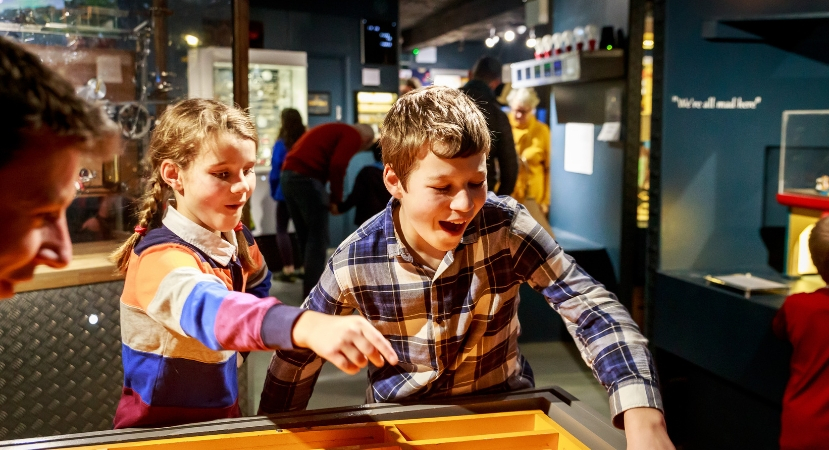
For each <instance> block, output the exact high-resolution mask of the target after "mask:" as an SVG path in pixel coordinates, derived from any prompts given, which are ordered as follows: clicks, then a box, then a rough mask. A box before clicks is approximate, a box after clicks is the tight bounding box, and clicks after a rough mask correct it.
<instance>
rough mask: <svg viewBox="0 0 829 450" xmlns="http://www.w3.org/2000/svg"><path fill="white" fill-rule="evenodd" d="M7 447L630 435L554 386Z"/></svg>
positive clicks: (489, 442) (420, 444)
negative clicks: (443, 399) (506, 392)
mask: <svg viewBox="0 0 829 450" xmlns="http://www.w3.org/2000/svg"><path fill="white" fill-rule="evenodd" d="M0 448H14V449H42V448H64V449H73V450H81V449H83V450H105V449H107V450H109V449H147V450H184V449H205V450H224V449H228V450H229V449H275V450H300V449H302V450H305V449H342V450H345V449H349V450H369V449H373V450H380V449H385V450H398V449H400V450H418V449H423V450H431V449H440V450H500V449H539V450H541V449H550V450H586V449H621V448H625V436H624V434H623V433H622V432H621V431H619V430H616V429H614V428H613V427H612V426H611V424H610V422H609V418H603V417H600V416H599V415H598V413H596V412H595V411H594V410H592V409H590V408H589V407H587V406H586V405H583V404H582V402H580V401H579V400H578V399H576V398H574V397H573V396H571V395H570V394H568V393H566V392H565V391H563V390H561V389H560V388H556V387H552V388H548V389H538V390H530V391H521V392H517V393H511V394H503V395H488V396H470V397H463V398H456V399H452V400H447V401H445V402H435V403H428V404H427V403H412V404H373V405H360V406H354V407H346V408H335V409H327V410H316V411H313V410H312V411H301V412H297V413H286V414H276V415H272V416H268V417H248V418H239V419H229V420H220V421H213V422H205V423H201V424H192V425H183V426H178V427H169V428H157V429H127V430H113V431H104V432H97V433H83V434H75V435H64V436H53V437H44V438H35V439H24V440H17V441H6V442H0Z"/></svg>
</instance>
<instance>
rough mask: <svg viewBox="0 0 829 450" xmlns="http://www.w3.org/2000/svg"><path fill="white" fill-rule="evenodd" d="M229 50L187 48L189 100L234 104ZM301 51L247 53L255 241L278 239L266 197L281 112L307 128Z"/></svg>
mask: <svg viewBox="0 0 829 450" xmlns="http://www.w3.org/2000/svg"><path fill="white" fill-rule="evenodd" d="M231 57H232V54H231V49H230V48H229V47H202V48H194V49H191V50H190V52H189V53H188V55H187V79H188V88H187V89H188V95H189V96H190V97H191V98H193V97H204V98H214V99H217V100H220V101H222V102H225V103H227V104H233V72H232V67H231ZM307 60H308V58H307V56H306V54H305V52H292V51H284V50H263V49H250V53H249V67H248V89H249V97H248V98H249V100H248V101H249V108H250V109H249V111H250V114H251V116H252V117H253V121H254V123H255V124H256V132H257V134H258V135H259V143H258V145H257V149H256V167H255V169H254V170H255V172H256V177H257V179H256V181H257V189H255V190H254V191H253V194H252V196H251V199H250V202H249V204H250V214H251V218H252V219H253V224H254V227H253V228H252V232H253V235H254V236H263V235H272V234H276V203H275V202H274V201H273V199H271V197H270V190H269V189H268V173H269V172H270V170H271V156H272V152H273V144H274V142H276V138H277V134H278V133H279V127H280V125H281V122H280V117H281V114H282V110H283V109H285V108H294V109H296V110H298V111H299V114H300V116H302V121H303V122H304V123H306V124H307V123H308V73H307V67H308V63H307Z"/></svg>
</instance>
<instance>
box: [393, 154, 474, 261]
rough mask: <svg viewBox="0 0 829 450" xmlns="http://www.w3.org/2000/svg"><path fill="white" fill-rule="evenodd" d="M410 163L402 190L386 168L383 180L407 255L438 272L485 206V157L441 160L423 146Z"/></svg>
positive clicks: (400, 185)
mask: <svg viewBox="0 0 829 450" xmlns="http://www.w3.org/2000/svg"><path fill="white" fill-rule="evenodd" d="M435 145H440V144H435ZM415 164H416V165H415V168H414V169H413V170H412V171H411V172H410V173H409V177H408V179H407V180H406V188H405V189H404V188H403V185H402V183H401V182H400V179H399V178H398V177H397V174H395V172H394V169H393V168H391V167H390V166H388V165H386V168H385V170H384V172H383V179H384V181H385V183H386V188H387V189H388V190H389V192H390V193H391V194H392V196H393V197H395V198H397V199H399V200H400V210H399V213H398V214H397V215H396V221H397V225H398V226H399V228H398V230H399V232H402V234H403V238H404V239H405V241H406V244H407V245H408V246H409V250H411V251H413V252H415V253H416V254H417V255H418V256H420V258H421V259H422V260H423V261H424V262H425V263H426V264H427V265H429V266H430V267H432V268H437V266H438V265H439V264H440V261H441V260H442V259H443V257H444V255H445V254H446V252H448V251H450V250H454V249H455V247H457V246H458V243H460V240H461V238H462V237H463V234H464V232H465V231H466V228H467V227H468V226H469V223H470V222H471V221H472V219H473V218H474V217H475V216H476V215H477V214H478V211H480V210H481V208H482V207H483V205H484V202H485V201H486V191H487V186H486V154H485V153H484V152H481V153H480V154H477V155H472V156H468V157H465V158H451V159H444V158H440V157H438V156H436V155H435V154H434V153H432V152H431V151H429V150H428V146H424V147H423V149H422V150H421V152H420V155H419V156H418V159H417V162H416V163H415Z"/></svg>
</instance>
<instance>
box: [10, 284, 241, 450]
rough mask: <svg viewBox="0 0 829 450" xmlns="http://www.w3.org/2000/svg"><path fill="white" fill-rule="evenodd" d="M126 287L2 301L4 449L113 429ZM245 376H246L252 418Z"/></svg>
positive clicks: (79, 288)
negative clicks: (13, 442) (9, 443)
mask: <svg viewBox="0 0 829 450" xmlns="http://www.w3.org/2000/svg"><path fill="white" fill-rule="evenodd" d="M123 289H124V282H123V281H113V282H108V283H97V284H89V285H83V286H74V287H68V288H60V289H48V290H42V291H32V292H24V293H22V294H18V295H15V296H14V297H12V298H11V299H8V300H3V301H0V441H3V440H10V439H21V438H30V437H38V436H51V435H56V434H67V433H80V432H87V431H101V430H109V429H111V428H112V418H113V416H114V415H115V407H116V406H117V405H118V400H119V399H120V397H121V387H122V385H123V381H124V372H123V367H122V365H121V325H120V317H121V316H120V312H119V298H120V297H121V291H122V290H123ZM246 370H247V369H246V368H245V367H244V366H243V368H242V369H241V370H240V374H239V400H240V407H241V410H242V413H243V415H244V414H245V413H248V414H250V411H249V410H250V405H249V404H248V403H249V402H248V400H247V388H248V386H247V376H246Z"/></svg>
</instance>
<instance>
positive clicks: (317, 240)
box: [280, 123, 374, 296]
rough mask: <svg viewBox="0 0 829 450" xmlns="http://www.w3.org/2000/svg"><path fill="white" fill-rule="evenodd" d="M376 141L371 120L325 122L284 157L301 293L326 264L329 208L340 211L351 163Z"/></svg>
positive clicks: (282, 182)
mask: <svg viewBox="0 0 829 450" xmlns="http://www.w3.org/2000/svg"><path fill="white" fill-rule="evenodd" d="M373 142H374V131H373V130H372V129H371V127H370V126H368V125H364V124H356V125H346V124H343V123H326V124H323V125H318V126H316V127H314V128H311V129H310V130H308V131H307V132H306V133H305V134H304V135H302V137H301V138H300V139H299V140H298V141H296V143H295V144H294V146H293V148H292V149H291V151H290V152H288V155H287V156H286V157H285V162H284V163H283V164H282V176H281V178H280V186H281V187H282V193H283V194H284V195H285V201H286V202H287V203H288V212H289V213H290V215H291V218H292V219H293V221H294V227H295V228H296V235H297V240H298V241H299V248H300V251H301V252H302V254H303V256H304V261H303V263H304V266H305V278H304V279H303V283H302V284H303V286H302V295H303V296H307V295H308V294H309V293H310V292H311V289H312V288H313V287H314V286H315V285H316V284H317V281H319V277H320V276H321V275H322V272H323V270H324V269H325V256H326V251H327V249H328V247H329V237H328V213H329V212H331V213H333V214H338V213H339V212H338V211H337V206H336V205H337V204H338V203H339V202H340V201H342V198H343V180H344V179H345V171H346V169H347V168H348V163H349V161H351V158H352V157H353V156H354V155H355V154H356V153H357V152H359V151H361V150H365V149H367V148H368V147H369V146H370V145H371V144H372V143H373ZM326 183H329V185H330V190H331V193H330V194H329V193H328V192H327V191H326V189H325V184H326Z"/></svg>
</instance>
